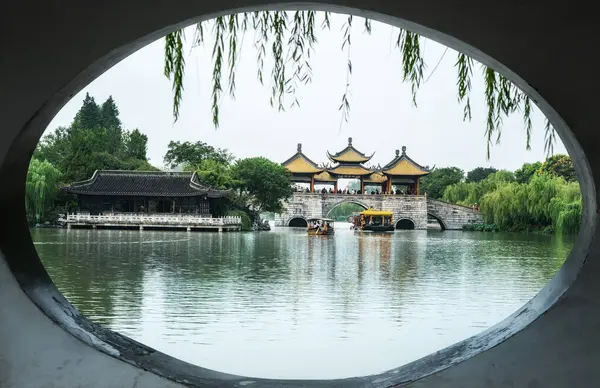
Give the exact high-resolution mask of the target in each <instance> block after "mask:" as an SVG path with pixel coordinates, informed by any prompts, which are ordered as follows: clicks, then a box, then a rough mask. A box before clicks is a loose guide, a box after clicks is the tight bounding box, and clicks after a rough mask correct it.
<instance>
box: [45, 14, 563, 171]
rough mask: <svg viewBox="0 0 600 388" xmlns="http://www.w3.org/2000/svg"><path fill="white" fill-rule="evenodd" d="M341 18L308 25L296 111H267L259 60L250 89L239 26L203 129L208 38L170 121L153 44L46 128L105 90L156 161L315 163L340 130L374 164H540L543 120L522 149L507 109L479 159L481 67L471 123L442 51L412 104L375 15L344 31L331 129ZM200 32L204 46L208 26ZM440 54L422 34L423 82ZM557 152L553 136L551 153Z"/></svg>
mask: <svg viewBox="0 0 600 388" xmlns="http://www.w3.org/2000/svg"><path fill="white" fill-rule="evenodd" d="M345 18H346V17H345V16H339V15H334V17H333V18H332V30H331V31H319V33H318V35H317V37H318V39H319V43H318V45H317V46H316V52H315V54H314V55H313V57H312V62H311V64H312V68H313V82H312V84H309V85H307V86H303V87H302V88H301V89H300V91H299V93H298V95H299V100H300V104H301V107H300V108H293V109H289V110H287V111H286V112H277V110H276V109H274V108H271V107H270V106H269V96H270V84H269V83H268V80H269V78H268V77H269V75H270V62H268V63H266V67H265V78H266V79H267V81H266V82H265V86H261V85H260V84H259V83H258V81H257V77H256V70H257V66H256V59H255V58H256V52H255V49H254V47H253V40H254V38H253V34H252V33H248V34H247V35H246V37H245V39H244V41H243V45H242V49H241V60H240V62H239V63H238V67H237V78H236V84H237V93H236V99H235V100H231V99H230V98H229V97H228V96H224V97H223V98H222V100H221V114H220V124H221V125H220V127H219V128H218V129H215V128H214V126H213V124H212V115H211V111H210V108H211V105H210V101H211V89H212V81H211V77H212V60H211V52H212V44H210V43H209V44H207V45H206V47H200V48H196V49H194V50H187V53H186V62H187V68H186V74H185V91H184V96H183V97H184V100H183V105H182V107H181V116H180V118H179V120H178V121H177V122H176V123H173V116H172V92H171V84H170V81H169V80H168V79H167V78H166V77H165V76H164V75H163V51H164V49H163V47H164V43H163V40H162V39H161V40H159V41H156V42H154V43H152V44H150V45H148V46H146V47H145V48H143V49H141V50H139V51H138V52H136V53H134V54H133V55H131V56H130V57H129V58H126V59H125V60H123V61H122V62H121V63H119V64H117V65H116V66H115V67H113V68H112V69H110V70H109V71H107V72H106V73H105V74H103V75H102V76H100V77H99V78H98V79H96V80H95V81H94V82H92V83H91V84H90V85H89V86H88V87H87V88H85V89H84V90H83V91H82V92H81V93H79V94H78V95H76V96H75V97H74V98H73V99H72V100H71V101H70V102H69V103H68V104H67V105H66V106H65V107H64V109H63V110H62V111H61V112H60V113H59V114H58V115H57V116H56V117H55V119H54V120H53V121H52V123H51V124H50V125H49V127H48V130H47V131H50V130H53V129H54V128H56V127H57V126H59V125H69V124H70V123H71V121H72V119H73V116H74V115H75V113H76V112H77V110H78V109H79V107H80V106H81V102H82V101H83V98H84V96H85V93H86V92H89V93H90V94H91V95H92V96H93V97H95V98H96V101H97V102H98V103H102V102H103V101H104V100H105V99H106V98H107V97H108V96H109V95H112V96H113V98H114V99H115V100H116V103H117V105H118V107H119V110H120V117H121V120H122V122H123V125H124V127H125V128H127V129H133V128H139V129H140V130H141V131H142V132H144V133H146V134H147V135H148V138H149V141H148V156H149V158H150V162H151V163H152V164H154V165H156V166H158V167H162V166H163V161H162V159H163V156H164V154H165V152H166V149H167V144H168V143H169V141H171V140H179V141H186V140H188V141H198V140H202V141H204V142H207V143H209V144H211V145H213V146H215V147H221V148H228V149H229V150H230V151H231V152H233V153H234V154H235V155H236V156H237V157H240V158H243V157H252V156H266V157H268V158H270V159H272V160H274V161H277V162H282V161H284V160H285V159H287V158H288V157H290V156H291V155H293V154H294V152H295V151H296V144H297V143H302V144H303V150H304V152H305V154H306V155H308V156H309V157H310V158H312V159H313V160H314V161H315V162H325V161H327V159H326V151H327V150H329V151H330V152H336V151H339V150H341V149H342V148H344V147H345V146H346V144H347V139H348V137H352V138H353V139H354V140H353V144H354V146H355V147H356V148H358V149H359V150H361V151H363V152H365V153H368V154H371V153H372V152H375V156H374V158H373V161H374V162H375V164H377V163H381V164H382V165H383V164H385V163H387V162H388V161H389V160H391V159H392V158H393V157H394V150H395V149H400V148H401V147H402V146H406V147H407V154H408V155H409V156H410V157H411V158H413V159H414V160H415V161H416V162H418V163H420V164H422V165H429V166H430V167H432V166H434V165H435V166H438V167H442V166H458V167H460V168H462V169H464V170H465V171H468V170H470V169H472V168H475V167H477V166H489V165H491V166H494V167H496V168H505V169H510V170H514V169H516V168H519V167H520V166H521V165H522V164H523V163H524V162H532V161H536V160H543V159H544V150H543V148H544V121H543V117H542V116H541V114H540V113H539V112H537V110H536V117H535V119H534V131H533V141H532V150H531V151H526V150H525V131H524V127H523V121H522V118H521V117H520V116H519V115H516V116H514V117H512V118H510V119H509V120H506V121H505V124H504V131H503V137H502V141H501V144H500V145H496V146H494V148H493V149H492V155H491V160H490V161H488V160H486V140H485V138H484V130H485V118H486V110H485V103H484V99H483V78H482V72H481V70H480V69H479V67H478V66H477V67H476V69H475V71H474V84H473V92H472V111H473V120H472V122H471V123H468V122H463V120H462V108H461V106H459V105H458V103H457V89H456V69H455V67H454V63H455V61H456V53H455V52H454V51H453V50H448V51H447V52H446V54H445V55H444V57H443V59H442V61H441V63H440V64H439V66H438V67H437V69H436V70H435V72H434V73H433V75H431V78H429V79H428V80H427V82H426V83H425V84H424V85H422V87H421V89H420V90H419V94H418V101H417V102H418V105H419V106H418V107H414V106H413V105H412V103H411V92H410V85H409V84H406V83H402V73H401V60H400V52H399V50H398V49H396V48H395V47H394V45H395V36H392V27H390V26H388V25H385V24H380V23H375V22H374V23H373V28H372V34H371V35H370V36H369V35H367V34H364V33H363V31H364V27H363V25H362V20H360V21H359V20H358V19H355V23H354V28H353V35H352V55H351V57H352V64H353V75H352V77H351V80H350V91H351V97H350V103H351V112H350V120H349V122H348V123H345V124H344V125H343V126H342V127H341V128H340V120H341V114H340V111H339V110H338V107H339V105H340V101H341V97H342V94H343V92H344V89H345V83H346V71H345V70H346V61H347V54H346V53H345V52H343V51H342V50H341V42H342V36H343V34H342V32H341V27H342V25H343V23H344V20H345ZM192 36H193V34H192V32H188V34H187V37H188V40H187V42H191V40H192ZM206 37H207V40H208V41H212V40H211V37H212V34H211V33H210V31H209V33H208V34H206ZM444 50H445V46H442V45H439V44H437V43H435V42H433V41H429V40H427V41H426V43H425V45H424V51H425V60H426V63H427V65H428V67H427V69H426V70H425V78H428V77H429V76H430V74H431V71H432V70H433V69H434V67H436V64H437V63H438V61H439V60H440V58H442V55H443V53H444ZM224 70H225V69H224ZM224 74H225V76H226V71H224ZM224 83H225V84H226V80H224ZM225 86H226V85H225ZM564 152H565V151H564V148H563V146H562V144H560V141H559V144H557V146H555V153H564Z"/></svg>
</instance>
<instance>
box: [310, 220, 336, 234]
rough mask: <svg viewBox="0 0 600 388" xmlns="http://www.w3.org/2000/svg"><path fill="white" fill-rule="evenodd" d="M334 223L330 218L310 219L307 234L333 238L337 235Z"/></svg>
mask: <svg viewBox="0 0 600 388" xmlns="http://www.w3.org/2000/svg"><path fill="white" fill-rule="evenodd" d="M334 222H335V221H334V220H332V219H330V218H310V219H308V227H307V228H306V232H307V233H308V235H309V236H331V235H333V234H335V228H334V226H333V224H334Z"/></svg>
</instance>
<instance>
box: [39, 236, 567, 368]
mask: <svg viewBox="0 0 600 388" xmlns="http://www.w3.org/2000/svg"><path fill="white" fill-rule="evenodd" d="M32 236H33V238H34V240H35V241H36V247H37V249H38V252H39V254H40V257H41V258H42V260H43V262H44V264H45V265H46V267H47V269H48V271H49V273H50V275H51V276H52V278H53V279H54V281H55V282H56V284H57V285H58V287H59V289H60V290H61V291H62V292H63V293H64V294H65V295H66V296H67V298H69V299H70V300H71V301H72V302H73V303H74V304H75V305H76V306H77V307H78V308H79V309H80V310H81V311H82V312H83V313H84V314H86V315H88V316H89V317H90V318H91V319H93V320H95V321H97V322H99V323H100V324H103V325H105V326H107V327H109V328H111V329H113V330H117V331H120V332H123V333H124V334H126V335H128V336H131V337H132V338H134V339H136V340H138V341H141V342H144V343H146V344H148V345H150V346H153V347H155V348H157V349H159V350H161V351H164V352H166V353H168V354H171V355H173V356H175V357H178V358H181V359H183V360H185V361H188V362H192V363H196V364H200V365H203V366H206V367H209V368H213V369H217V370H221V371H225V372H230V373H238V374H246V375H251V376H261V377H279V378H335V377H348V376H357V375H364V374H372V373H377V372H381V371H383V370H386V369H389V368H393V367H395V366H397V365H399V364H402V363H406V362H409V361H412V360H414V359H417V358H420V357H422V356H424V355H426V354H428V353H430V352H432V351H435V350H437V349H439V348H442V347H444V346H447V345H450V344H452V343H454V342H456V341H458V340H461V339H463V338H466V337H468V336H471V335H473V334H476V333H477V332H479V331H481V330H483V329H485V328H487V327H489V326H491V325H493V324H494V323H496V322H498V321H499V320H501V319H502V318H504V317H505V316H507V315H508V314H510V313H511V312H513V311H514V310H515V309H517V308H518V307H520V306H521V305H522V304H523V303H524V302H526V301H527V300H528V299H530V298H531V297H532V296H533V295H535V293H536V292H537V291H538V290H539V289H540V288H541V287H542V286H543V285H544V284H545V283H546V282H547V281H548V280H549V279H550V277H551V276H552V275H553V274H554V273H555V271H556V270H557V269H558V267H559V266H560V265H561V263H562V262H563V260H564V258H565V257H566V255H567V253H568V251H569V250H570V248H571V246H572V242H571V241H568V240H565V239H561V238H551V237H549V236H542V235H524V234H499V233H498V234H491V233H490V234H486V233H462V232H451V231H445V232H439V231H429V232H427V231H415V230H406V231H396V232H394V233H383V234H376V233H363V234H361V233H356V232H352V231H350V230H348V228H347V225H345V224H341V225H338V226H337V228H336V235H335V236H311V237H309V236H307V235H306V234H305V232H304V230H302V229H300V230H297V229H296V230H294V229H276V230H275V231H272V232H269V233H237V234H236V233H226V234H217V233H185V232H184V233H179V232H160V231H158V232H151V231H144V232H139V231H96V230H70V231H66V230H41V229H38V230H33V231H32Z"/></svg>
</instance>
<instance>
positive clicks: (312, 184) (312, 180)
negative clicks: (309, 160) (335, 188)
mask: <svg viewBox="0 0 600 388" xmlns="http://www.w3.org/2000/svg"><path fill="white" fill-rule="evenodd" d="M310 192H311V193H314V192H315V176H314V175H311V177H310Z"/></svg>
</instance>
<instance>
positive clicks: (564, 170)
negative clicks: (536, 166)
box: [541, 154, 577, 182]
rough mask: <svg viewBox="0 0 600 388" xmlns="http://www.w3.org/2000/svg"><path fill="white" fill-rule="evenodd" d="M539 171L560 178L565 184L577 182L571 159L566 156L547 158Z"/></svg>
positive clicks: (559, 155)
mask: <svg viewBox="0 0 600 388" xmlns="http://www.w3.org/2000/svg"><path fill="white" fill-rule="evenodd" d="M541 171H542V172H545V173H549V174H554V175H556V176H559V177H562V178H564V179H565V180H566V181H567V182H575V181H577V174H576V173H575V166H574V165H573V161H572V160H571V158H570V157H569V156H567V155H562V154H558V155H554V156H551V157H549V158H548V159H546V161H545V162H544V164H543V165H542V168H541Z"/></svg>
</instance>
